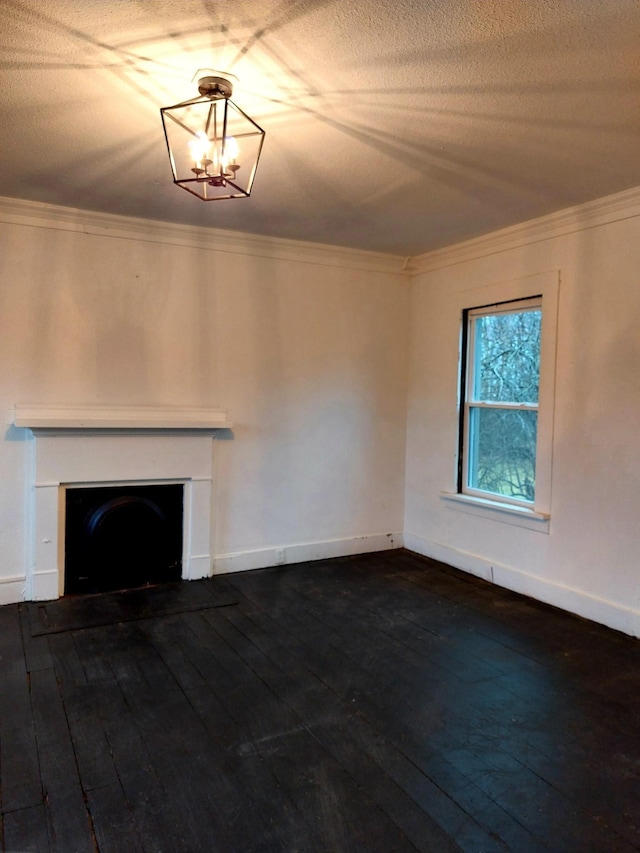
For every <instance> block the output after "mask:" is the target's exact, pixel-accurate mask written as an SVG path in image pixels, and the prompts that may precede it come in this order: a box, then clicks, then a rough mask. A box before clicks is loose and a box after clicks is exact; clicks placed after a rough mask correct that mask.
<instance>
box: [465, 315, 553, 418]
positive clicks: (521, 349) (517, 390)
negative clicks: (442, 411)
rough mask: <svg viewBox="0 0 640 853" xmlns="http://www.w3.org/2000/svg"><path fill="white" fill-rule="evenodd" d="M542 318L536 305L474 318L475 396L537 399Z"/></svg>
mask: <svg viewBox="0 0 640 853" xmlns="http://www.w3.org/2000/svg"><path fill="white" fill-rule="evenodd" d="M541 321H542V311H541V310H540V309H539V308H536V309H531V310H528V311H516V312H512V313H508V314H489V315H485V316H481V317H476V318H474V324H475V350H474V356H475V357H474V361H473V399H474V400H478V401H485V402H488V403H491V402H500V403H537V402H538V376H539V373H540V326H541Z"/></svg>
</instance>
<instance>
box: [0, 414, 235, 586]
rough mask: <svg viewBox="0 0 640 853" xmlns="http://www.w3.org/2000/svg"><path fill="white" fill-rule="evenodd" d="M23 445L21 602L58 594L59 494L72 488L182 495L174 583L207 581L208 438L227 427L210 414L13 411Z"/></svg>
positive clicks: (61, 549) (61, 570)
mask: <svg viewBox="0 0 640 853" xmlns="http://www.w3.org/2000/svg"><path fill="white" fill-rule="evenodd" d="M14 424H15V426H17V427H28V428H29V429H30V430H31V431H32V433H33V436H34V440H33V442H32V443H31V444H32V448H31V468H30V472H29V475H28V477H29V481H30V485H31V487H32V488H31V489H30V492H29V493H30V497H31V501H30V503H31V506H30V511H29V513H28V516H29V518H30V531H29V534H28V546H29V553H28V559H27V579H26V588H25V598H26V599H27V600H36V601H38V600H50V599H54V598H58V597H59V596H60V595H62V594H63V591H64V575H65V542H64V534H65V507H66V492H67V490H68V489H72V488H85V487H94V488H98V487H107V486H151V485H156V484H163V483H167V484H169V483H175V484H181V485H182V487H183V490H184V491H183V530H182V578H183V579H185V580H193V579H196V578H202V577H208V576H209V575H210V574H211V529H212V526H211V522H212V516H213V512H214V506H213V474H212V472H213V438H214V437H215V436H216V434H217V431H218V430H220V429H224V430H228V429H230V427H231V422H230V421H229V419H228V417H227V414H226V412H224V411H221V410H218V409H176V408H169V407H161V408H149V407H144V408H130V407H126V408H125V407H104V406H101V407H87V406H84V407H71V406H64V407H62V406H57V407H53V406H35V405H31V404H29V405H16V407H15V416H14Z"/></svg>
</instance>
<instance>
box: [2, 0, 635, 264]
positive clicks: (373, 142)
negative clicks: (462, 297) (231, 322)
mask: <svg viewBox="0 0 640 853" xmlns="http://www.w3.org/2000/svg"><path fill="white" fill-rule="evenodd" d="M0 24H1V35H0V43H1V45H2V47H1V49H0V64H1V68H2V86H1V88H0V109H1V119H2V120H1V122H0V153H1V157H2V160H1V164H0V195H4V196H10V197H17V198H25V199H33V200H38V201H43V202H50V203H55V204H62V205H67V206H70V207H79V208H86V209H89V210H98V211H104V212H110V213H121V214H125V215H130V216H140V217H147V218H152V219H162V220H166V221H173V222H182V223H191V224H195V225H211V226H214V227H219V228H225V229H236V230H240V231H248V232H252V233H257V234H263V235H274V236H277V237H287V238H292V239H300V240H312V241H317V242H322V243H332V244H336V245H343V246H352V247H356V248H365V249H376V250H380V251H385V252H393V253H395V254H399V255H415V254H418V253H421V252H424V251H427V250H429V249H432V248H436V247H439V246H443V245H447V244H451V243H454V242H457V241H459V240H461V239H464V238H467V237H472V236H476V235H479V234H482V233H486V232H488V231H492V230H494V229H496V228H499V227H503V226H506V225H511V224H514V223H517V222H521V221H523V220H526V219H530V218H532V217H534V216H538V215H541V214H544V213H548V212H551V211H554V210H559V209H561V208H564V207H568V206H570V205H573V204H577V203H580V202H583V201H587V200H590V199H594V198H598V197H601V196H604V195H608V194H609V193H614V192H617V191H619V190H623V189H627V188H630V187H633V186H638V185H640V156H639V154H640V144H639V140H640V2H638V0H606V2H593V0H535V2H533V0H394V2H384V0H352V2H349V0H341V2H339V1H338V0H279V2H277V0H255V2H251V0H220V2H213V0H111V2H106V0H2V3H1V5H0ZM204 67H209V68H216V69H224V70H228V71H231V72H233V73H234V74H235V75H236V76H237V77H238V78H239V82H238V83H237V84H236V88H235V91H234V101H235V102H236V103H238V104H239V106H241V107H242V108H243V109H244V110H245V111H246V112H247V113H248V114H249V115H251V116H252V117H253V118H254V119H255V120H256V121H258V123H259V124H260V125H261V126H262V127H263V128H264V129H265V130H266V133H267V135H266V140H265V146H264V149H263V155H262V159H261V162H260V167H259V170H258V173H257V177H256V181H255V184H254V191H253V194H252V196H251V198H250V199H241V200H232V201H221V202H213V203H209V204H206V203H203V202H201V201H199V200H198V199H196V198H194V197H192V196H190V195H189V194H188V193H186V192H184V190H182V189H180V188H178V187H175V186H174V185H173V184H172V182H171V176H170V170H169V161H168V158H167V154H166V148H165V142H164V137H163V133H162V126H161V123H160V115H159V108H160V107H162V106H167V105H170V104H175V103H177V102H178V101H182V100H186V99H188V98H191V97H194V96H195V95H196V88H195V84H194V83H193V82H192V78H193V76H194V74H195V72H196V71H197V70H198V69H199V68H204Z"/></svg>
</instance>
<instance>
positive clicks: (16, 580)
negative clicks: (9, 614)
mask: <svg viewBox="0 0 640 853" xmlns="http://www.w3.org/2000/svg"><path fill="white" fill-rule="evenodd" d="M26 582H27V579H26V578H25V576H24V575H16V576H14V577H10V578H0V605H2V604H19V603H20V602H21V601H24V588H25V585H26Z"/></svg>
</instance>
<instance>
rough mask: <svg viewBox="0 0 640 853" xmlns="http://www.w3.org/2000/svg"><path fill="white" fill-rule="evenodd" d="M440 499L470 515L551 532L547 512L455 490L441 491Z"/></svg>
mask: <svg viewBox="0 0 640 853" xmlns="http://www.w3.org/2000/svg"><path fill="white" fill-rule="evenodd" d="M440 500H441V501H443V502H444V503H445V504H446V505H447V506H448V507H449V508H450V509H454V510H457V511H458V512H466V513H467V514H468V515H475V516H477V517H478V518H488V519H491V520H492V521H500V522H503V523H504V524H512V525H514V526H515V527H524V528H526V529H527V530H535V531H537V532H538V533H549V525H550V521H551V516H550V515H549V513H546V512H536V511H535V510H533V509H528V508H527V507H523V506H515V505H514V504H508V503H500V501H492V500H488V499H485V498H478V497H475V496H472V495H463V494H460V493H454V492H441V494H440Z"/></svg>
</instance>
